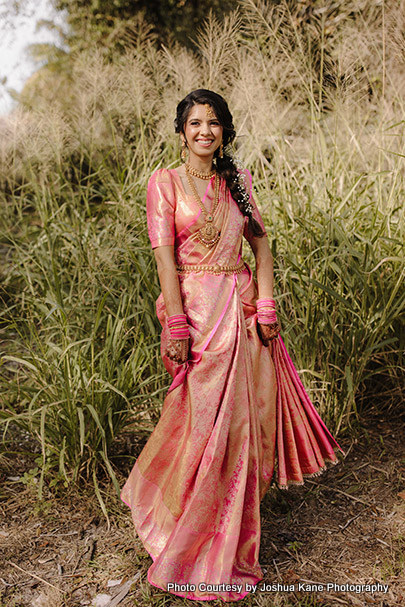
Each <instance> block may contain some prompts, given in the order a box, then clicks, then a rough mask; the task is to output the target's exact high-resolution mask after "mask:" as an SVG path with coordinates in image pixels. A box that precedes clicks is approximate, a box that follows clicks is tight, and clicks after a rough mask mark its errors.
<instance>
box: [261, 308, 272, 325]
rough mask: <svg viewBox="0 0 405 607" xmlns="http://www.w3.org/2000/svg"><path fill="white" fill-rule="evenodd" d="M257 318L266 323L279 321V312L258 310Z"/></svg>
mask: <svg viewBox="0 0 405 607" xmlns="http://www.w3.org/2000/svg"><path fill="white" fill-rule="evenodd" d="M257 320H258V321H259V322H260V323H262V324H265V325H271V324H272V323H274V322H277V314H276V311H275V310H264V309H263V310H258V311H257Z"/></svg>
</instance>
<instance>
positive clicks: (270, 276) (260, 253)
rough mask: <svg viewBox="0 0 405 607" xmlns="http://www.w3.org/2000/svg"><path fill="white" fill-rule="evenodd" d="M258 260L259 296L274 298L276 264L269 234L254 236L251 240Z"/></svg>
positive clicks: (250, 242)
mask: <svg viewBox="0 0 405 607" xmlns="http://www.w3.org/2000/svg"><path fill="white" fill-rule="evenodd" d="M249 244H250V246H251V247H252V251H253V253H254V256H255V260H256V278H257V286H258V290H259V298H260V299H262V298H263V297H270V298H273V286H274V264H273V256H272V254H271V251H270V247H269V241H268V239H267V236H262V237H258V236H256V237H254V238H251V239H250V240H249Z"/></svg>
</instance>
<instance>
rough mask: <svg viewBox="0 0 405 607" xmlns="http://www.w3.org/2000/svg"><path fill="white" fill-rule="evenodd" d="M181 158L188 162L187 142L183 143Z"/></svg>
mask: <svg viewBox="0 0 405 607" xmlns="http://www.w3.org/2000/svg"><path fill="white" fill-rule="evenodd" d="M180 158H181V159H182V161H183V162H186V160H187V144H186V142H185V141H182V142H181V154H180Z"/></svg>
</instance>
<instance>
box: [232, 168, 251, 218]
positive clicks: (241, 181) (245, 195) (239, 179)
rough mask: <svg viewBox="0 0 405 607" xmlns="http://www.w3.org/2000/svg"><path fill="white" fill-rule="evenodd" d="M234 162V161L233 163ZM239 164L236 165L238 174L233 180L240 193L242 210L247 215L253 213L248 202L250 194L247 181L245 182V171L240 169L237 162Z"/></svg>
mask: <svg viewBox="0 0 405 607" xmlns="http://www.w3.org/2000/svg"><path fill="white" fill-rule="evenodd" d="M235 164H236V163H235ZM238 164H239V166H238V165H237V168H238V175H237V176H236V177H235V182H236V184H237V186H236V187H237V190H238V192H239V193H240V194H241V198H242V200H241V202H242V205H243V210H244V212H245V213H246V214H247V215H252V213H253V206H252V204H251V202H250V194H249V192H248V190H247V183H246V173H244V172H243V171H242V169H241V166H240V163H238Z"/></svg>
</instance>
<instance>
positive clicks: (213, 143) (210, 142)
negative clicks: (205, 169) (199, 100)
mask: <svg viewBox="0 0 405 607" xmlns="http://www.w3.org/2000/svg"><path fill="white" fill-rule="evenodd" d="M222 133H223V127H222V126H221V124H220V123H219V120H218V118H217V117H216V116H215V112H214V110H213V109H212V108H211V106H208V107H207V106H206V105H202V104H197V105H193V107H192V108H191V110H190V111H189V113H188V116H187V119H186V121H185V123H184V133H182V134H181V137H182V140H183V141H184V139H185V140H186V141H187V147H188V149H189V151H190V159H189V160H190V162H191V163H192V162H193V159H194V160H196V159H197V158H198V159H201V160H209V159H211V160H212V158H213V156H214V152H215V150H216V149H217V148H219V146H220V145H221V142H222Z"/></svg>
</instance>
